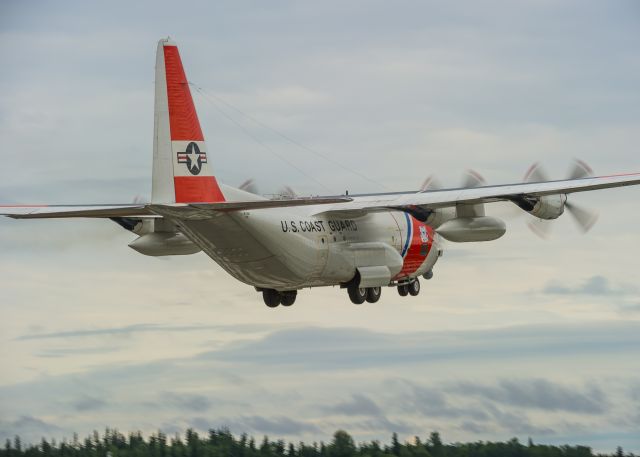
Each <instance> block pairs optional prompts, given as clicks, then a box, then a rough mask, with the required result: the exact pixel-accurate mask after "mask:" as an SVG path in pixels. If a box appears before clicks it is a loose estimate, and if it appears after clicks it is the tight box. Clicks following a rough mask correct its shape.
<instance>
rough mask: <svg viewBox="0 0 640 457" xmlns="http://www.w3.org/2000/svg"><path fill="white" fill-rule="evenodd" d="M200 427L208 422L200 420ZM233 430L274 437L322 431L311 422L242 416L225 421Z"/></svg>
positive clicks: (282, 417)
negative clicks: (272, 435)
mask: <svg viewBox="0 0 640 457" xmlns="http://www.w3.org/2000/svg"><path fill="white" fill-rule="evenodd" d="M198 422H199V423H200V425H204V424H205V423H206V421H202V420H199V421H198ZM223 423H224V424H225V425H226V426H228V427H229V429H231V430H237V431H243V432H246V431H251V432H253V433H261V434H262V433H265V434H266V433H268V434H274V435H300V434H303V433H307V432H318V431H320V429H319V428H318V427H317V426H316V425H314V424H311V423H309V422H306V421H300V420H295V419H291V418H289V417H284V416H276V417H264V416H258V415H255V416H241V417H239V418H235V419H229V420H226V421H223ZM194 425H195V424H194Z"/></svg>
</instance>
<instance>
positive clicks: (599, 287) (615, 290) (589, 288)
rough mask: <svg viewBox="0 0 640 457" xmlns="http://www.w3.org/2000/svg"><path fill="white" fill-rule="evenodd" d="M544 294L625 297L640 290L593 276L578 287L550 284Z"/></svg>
mask: <svg viewBox="0 0 640 457" xmlns="http://www.w3.org/2000/svg"><path fill="white" fill-rule="evenodd" d="M542 293H544V294H548V295H596V296H624V295H630V294H636V293H639V289H638V288H637V287H635V286H631V285H624V284H623V285H619V286H613V285H612V284H611V283H610V281H609V280H608V279H607V278H605V277H604V276H592V277H590V278H588V279H586V280H585V281H583V282H582V284H579V285H577V286H573V287H572V286H567V285H564V284H562V283H559V282H557V281H552V282H549V283H548V284H547V285H546V286H545V287H544V288H543V289H542Z"/></svg>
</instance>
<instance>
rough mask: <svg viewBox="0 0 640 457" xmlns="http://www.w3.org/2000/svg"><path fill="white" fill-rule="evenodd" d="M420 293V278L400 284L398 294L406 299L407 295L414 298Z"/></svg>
mask: <svg viewBox="0 0 640 457" xmlns="http://www.w3.org/2000/svg"><path fill="white" fill-rule="evenodd" d="M419 293H420V281H419V280H418V278H415V279H414V280H412V281H411V282H408V283H404V284H398V294H400V296H401V297H406V296H407V295H411V296H412V297H415V296H417V295H418V294H419Z"/></svg>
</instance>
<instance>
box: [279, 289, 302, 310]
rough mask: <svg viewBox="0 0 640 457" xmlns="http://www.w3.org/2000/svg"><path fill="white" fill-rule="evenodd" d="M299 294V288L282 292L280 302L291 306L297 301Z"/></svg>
mask: <svg viewBox="0 0 640 457" xmlns="http://www.w3.org/2000/svg"><path fill="white" fill-rule="evenodd" d="M297 296H298V291H297V290H289V291H287V292H282V296H281V297H280V304H281V305H282V306H291V305H293V304H294V303H295V302H296V297H297Z"/></svg>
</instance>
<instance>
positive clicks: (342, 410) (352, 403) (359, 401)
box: [325, 394, 382, 416]
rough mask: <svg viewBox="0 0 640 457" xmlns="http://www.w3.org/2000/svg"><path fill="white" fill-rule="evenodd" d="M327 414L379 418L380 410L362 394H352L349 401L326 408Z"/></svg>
mask: <svg viewBox="0 0 640 457" xmlns="http://www.w3.org/2000/svg"><path fill="white" fill-rule="evenodd" d="M325 410H326V411H327V412H329V413H336V414H344V415H345V416H379V415H381V414H382V410H381V409H380V407H378V405H377V404H376V402H374V401H373V400H371V399H370V398H369V397H367V396H366V395H363V394H353V395H352V396H351V399H350V400H346V401H343V402H340V403H338V404H336V405H333V406H329V407H326V408H325Z"/></svg>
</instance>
